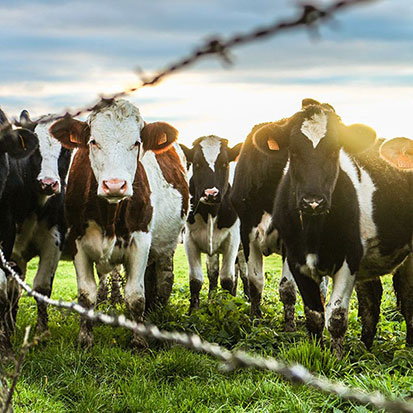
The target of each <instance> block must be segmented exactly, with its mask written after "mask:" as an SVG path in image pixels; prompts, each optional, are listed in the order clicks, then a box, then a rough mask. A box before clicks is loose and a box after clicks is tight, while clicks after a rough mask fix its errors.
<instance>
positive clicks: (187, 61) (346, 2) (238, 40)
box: [0, 0, 377, 133]
mask: <svg viewBox="0 0 413 413" xmlns="http://www.w3.org/2000/svg"><path fill="white" fill-rule="evenodd" d="M374 1H377V0H339V1H336V2H333V3H332V4H330V5H326V6H325V7H321V6H317V5H316V4H315V3H310V2H309V3H304V4H298V5H297V6H298V7H299V9H300V10H299V12H298V13H297V16H296V17H295V18H292V19H290V20H277V21H275V22H273V23H271V24H269V25H267V26H261V27H257V28H255V29H253V30H251V31H249V32H246V33H244V34H234V35H232V36H230V37H229V38H228V39H227V40H222V39H221V38H219V37H214V38H211V39H209V40H207V41H206V42H205V43H204V44H202V45H200V46H199V47H197V48H196V49H195V50H194V51H193V52H192V53H191V54H189V55H188V56H185V57H183V58H182V59H179V60H177V61H175V62H173V63H171V64H169V65H167V66H166V67H165V68H164V69H162V70H160V71H158V72H157V73H156V74H155V75H153V76H152V77H148V76H146V75H144V74H143V72H142V71H140V78H141V80H140V83H139V84H137V85H134V86H130V87H127V88H125V89H124V90H123V91H120V92H116V93H114V94H112V95H108V96H104V95H103V94H101V95H100V99H99V100H98V101H97V102H96V103H93V104H92V105H88V106H85V107H82V108H79V109H76V110H73V111H70V110H67V111H65V113H63V114H60V115H56V116H54V117H52V118H50V117H48V118H47V119H40V120H38V121H37V122H38V123H46V122H50V121H51V120H58V119H61V118H63V117H65V116H68V115H70V116H72V117H78V116H81V115H83V114H85V113H88V112H93V111H95V110H100V109H102V108H104V107H105V106H109V105H110V104H111V103H112V102H113V101H114V100H115V99H119V98H121V97H125V96H127V95H130V94H132V93H134V92H136V91H138V90H139V89H142V88H144V87H146V86H154V85H157V84H158V83H160V81H161V80H163V79H164V78H166V77H167V76H170V75H171V74H173V73H175V72H178V71H180V70H182V69H183V68H185V67H188V66H190V65H192V64H193V63H195V62H196V61H198V60H200V59H201V58H204V57H206V56H213V55H215V56H217V57H218V58H220V59H221V60H222V61H223V62H225V63H227V64H232V59H231V57H230V54H229V51H230V49H231V48H233V47H236V46H241V45H245V44H247V43H251V42H253V41H256V40H260V39H264V38H266V37H270V36H274V35H276V34H278V33H280V32H282V31H285V30H288V29H293V28H298V27H307V28H309V29H315V28H316V24H317V23H318V22H321V21H323V20H327V19H329V18H332V17H333V16H334V15H335V13H336V12H337V11H338V10H342V9H345V8H348V7H351V6H354V5H357V4H362V3H371V2H374ZM15 123H18V121H15ZM5 127H7V126H3V127H0V133H1V132H2V129H3V128H5Z"/></svg>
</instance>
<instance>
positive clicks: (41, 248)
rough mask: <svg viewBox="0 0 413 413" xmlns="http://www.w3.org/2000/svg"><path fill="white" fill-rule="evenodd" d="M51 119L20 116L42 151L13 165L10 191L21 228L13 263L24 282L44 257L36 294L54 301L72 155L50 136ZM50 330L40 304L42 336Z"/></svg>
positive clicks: (16, 218) (15, 302) (45, 312)
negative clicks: (30, 265)
mask: <svg viewBox="0 0 413 413" xmlns="http://www.w3.org/2000/svg"><path fill="white" fill-rule="evenodd" d="M48 117H51V116H50V115H46V116H44V117H42V118H40V119H39V120H38V122H32V121H31V120H30V118H29V114H28V113H27V111H23V112H22V113H21V116H20V124H21V125H22V126H25V127H26V128H29V129H31V130H33V132H34V133H35V134H36V135H37V137H38V140H39V146H38V148H37V149H36V150H35V151H34V152H33V153H32V154H31V155H30V156H29V157H27V158H25V159H19V160H14V161H12V162H11V169H12V170H13V171H14V179H13V180H12V181H11V182H10V185H9V186H8V191H9V194H13V195H12V196H13V200H12V204H13V213H14V216H15V222H16V240H15V243H14V246H13V252H12V260H13V261H14V262H15V263H16V264H17V266H18V267H19V269H20V271H21V273H22V276H23V278H24V277H25V274H26V266H27V263H28V262H29V261H30V260H31V259H32V258H33V257H36V256H38V257H39V265H38V269H37V272H36V276H35V278H34V281H33V289H34V290H35V291H38V292H39V293H41V294H44V295H46V296H48V297H49V296H50V294H51V291H52V284H53V278H54V275H55V272H56V268H57V265H58V262H59V259H60V256H61V253H62V248H63V243H64V240H65V235H66V224H65V219H64V193H65V187H66V183H65V180H66V175H67V172H68V168H69V163H70V158H71V151H70V150H68V149H66V148H63V147H62V145H61V144H60V142H59V141H57V140H56V139H54V138H53V137H52V136H51V135H50V133H49V130H48V129H49V126H50V125H51V123H52V121H50V122H48V121H47V119H48ZM18 291H19V290H18V288H17V286H15V287H14V302H13V304H12V305H13V310H12V312H13V318H14V319H15V316H16V311H17V302H18V296H19V293H18ZM47 328H48V316H47V308H46V305H45V304H43V303H41V302H40V301H38V302H37V330H38V331H44V330H47Z"/></svg>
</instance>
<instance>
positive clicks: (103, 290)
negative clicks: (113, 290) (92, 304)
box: [96, 271, 109, 306]
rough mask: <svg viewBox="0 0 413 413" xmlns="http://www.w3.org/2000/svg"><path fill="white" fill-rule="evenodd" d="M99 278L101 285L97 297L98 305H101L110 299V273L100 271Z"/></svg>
mask: <svg viewBox="0 0 413 413" xmlns="http://www.w3.org/2000/svg"><path fill="white" fill-rule="evenodd" d="M98 278H99V287H98V295H97V299H96V306H99V305H100V304H102V303H103V302H105V301H106V300H107V299H108V294H109V287H108V278H109V274H102V273H100V272H99V271H98Z"/></svg>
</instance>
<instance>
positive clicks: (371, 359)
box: [7, 246, 413, 413]
mask: <svg viewBox="0 0 413 413" xmlns="http://www.w3.org/2000/svg"><path fill="white" fill-rule="evenodd" d="M36 266H37V261H36V260H33V261H31V262H30V264H29V271H28V282H29V283H31V282H32V279H33V275H34V273H35V269H36ZM280 270H281V260H280V258H279V256H275V255H273V256H271V257H268V258H266V259H265V274H266V285H265V288H264V295H263V318H262V319H261V320H260V321H258V320H255V321H254V322H253V323H251V321H250V318H249V304H247V303H246V302H245V300H244V298H243V295H242V291H241V286H240V285H239V286H238V295H237V297H236V298H234V297H231V296H230V295H228V294H227V293H226V292H222V291H219V292H218V293H217V294H216V295H215V296H214V297H213V298H212V299H211V300H209V302H208V300H207V286H208V284H207V281H205V282H204V286H203V288H202V290H201V296H200V298H201V305H200V309H199V310H198V311H195V312H194V313H193V314H192V315H191V316H188V315H187V310H188V307H189V286H188V275H187V274H188V266H187V262H186V257H185V254H184V251H183V247H182V246H178V249H177V252H176V255H175V283H174V288H173V292H172V296H171V300H170V302H169V304H168V305H167V307H166V308H165V309H164V310H162V311H159V310H157V311H154V312H152V313H151V314H150V315H149V317H148V319H149V321H150V322H152V323H154V324H156V325H157V326H158V327H159V328H163V329H166V330H179V331H186V332H195V333H197V334H199V335H200V336H201V337H202V338H204V339H206V340H208V341H213V342H216V343H219V344H221V345H224V346H225V347H227V348H229V349H243V350H246V351H249V352H251V353H258V354H261V355H269V356H273V357H276V358H280V359H283V360H286V361H288V362H299V363H301V364H303V365H304V366H305V367H307V368H308V369H310V370H311V371H313V372H316V373H319V374H321V375H324V376H325V377H328V378H330V379H332V380H335V381H342V382H344V383H345V384H347V385H350V386H358V387H361V388H363V389H365V390H368V391H373V390H376V389H377V390H380V391H381V392H383V393H384V394H385V395H387V396H390V397H409V396H410V397H412V396H413V375H412V368H413V353H412V350H411V349H406V348H405V323H404V321H403V317H402V316H401V314H400V313H399V311H398V310H397V309H396V299H395V296H394V293H393V290H392V283H391V278H390V277H384V278H383V284H384V294H383V301H382V306H381V316H380V322H379V326H378V334H377V336H376V340H375V342H374V345H373V348H372V351H371V352H367V351H366V350H365V348H364V346H363V345H362V344H361V343H360V341H359V336H360V324H359V321H358V317H357V301H356V297H355V293H354V294H353V297H352V301H351V310H350V317H349V330H348V333H347V335H346V346H347V350H348V351H349V352H348V354H347V355H346V356H345V357H344V358H343V360H341V361H338V360H337V359H336V358H335V357H334V356H333V355H332V354H331V352H330V350H329V348H328V338H327V340H326V348H325V349H320V347H318V346H317V345H315V344H314V343H311V342H309V340H308V339H307V335H306V330H305V325H304V313H303V308H302V303H301V299H300V298H299V299H298V305H297V307H296V317H297V327H298V329H297V332H296V333H285V332H283V331H282V325H283V315H282V306H281V303H280V301H279V296H278V291H277V290H278V282H279V277H280ZM76 291H77V290H76V277H75V272H74V268H73V265H72V263H71V262H61V263H60V265H59V267H58V270H57V273H56V278H55V281H54V288H53V294H52V298H55V299H59V298H62V299H64V300H70V301H73V300H76ZM100 310H102V311H105V312H109V313H119V312H121V311H124V306H123V305H122V306H116V307H113V306H112V305H111V304H109V303H104V304H102V305H101V306H100ZM49 314H50V333H51V335H50V337H49V338H48V339H46V340H44V341H43V342H41V343H39V344H38V345H37V346H35V347H33V348H31V349H30V350H29V352H28V354H27V355H26V359H25V361H24V364H23V369H22V374H21V376H20V378H19V381H18V385H17V391H16V393H15V395H14V400H13V407H14V411H15V412H54V413H57V412H208V411H209V412H335V413H339V412H349V411H354V412H367V411H370V410H369V409H367V408H365V407H362V406H357V405H356V404H352V403H351V402H344V401H342V400H340V399H338V398H337V397H333V396H329V395H325V394H323V393H320V392H317V391H315V390H313V389H309V388H305V387H302V386H296V385H293V384H290V383H289V382H287V381H285V380H283V379H281V378H279V377H278V376H277V375H275V374H272V373H269V372H261V371H253V370H243V371H236V372H233V373H225V372H223V371H221V370H220V368H219V367H220V366H219V363H218V362H217V361H216V360H214V359H213V358H211V357H209V356H205V355H202V354H196V353H193V352H191V351H189V350H186V349H184V348H180V347H176V346H175V347H174V346H172V347H171V346H169V345H168V346H167V345H164V344H162V343H155V342H152V343H151V348H150V350H147V351H146V352H141V353H135V352H132V351H131V350H130V349H129V347H128V341H129V339H130V333H129V332H128V331H124V330H122V329H112V328H110V327H107V326H97V327H95V345H94V347H93V348H92V350H90V351H83V350H81V349H79V348H78V346H77V335H78V331H79V318H78V316H77V315H75V314H68V313H62V312H61V311H59V310H57V309H55V308H50V310H49ZM35 320H36V305H35V301H34V300H33V299H32V298H30V297H27V296H23V298H22V299H21V301H20V310H19V314H18V322H17V331H16V334H15V335H14V338H13V343H14V348H15V349H16V350H18V348H19V346H20V345H21V343H22V340H23V335H24V329H25V327H26V326H27V325H32V326H34V324H35ZM7 369H8V371H12V369H13V366H12V365H9V366H8V367H7Z"/></svg>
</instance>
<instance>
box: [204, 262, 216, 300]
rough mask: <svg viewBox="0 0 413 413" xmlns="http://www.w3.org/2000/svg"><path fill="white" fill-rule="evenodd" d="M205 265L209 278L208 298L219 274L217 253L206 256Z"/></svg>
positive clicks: (214, 288) (214, 287) (213, 289)
mask: <svg viewBox="0 0 413 413" xmlns="http://www.w3.org/2000/svg"><path fill="white" fill-rule="evenodd" d="M206 267H207V274H208V280H209V291H208V298H211V294H212V292H213V291H216V289H217V287H218V276H219V254H214V255H211V256H210V255H208V254H207V256H206Z"/></svg>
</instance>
